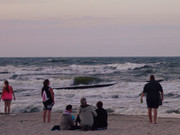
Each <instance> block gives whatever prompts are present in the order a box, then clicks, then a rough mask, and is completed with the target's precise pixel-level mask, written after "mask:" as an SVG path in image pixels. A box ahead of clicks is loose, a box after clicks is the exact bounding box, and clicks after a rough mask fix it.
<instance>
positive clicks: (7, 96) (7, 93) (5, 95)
mask: <svg viewBox="0 0 180 135" xmlns="http://www.w3.org/2000/svg"><path fill="white" fill-rule="evenodd" d="M12 96H13V97H14V100H15V99H16V98H15V95H14V92H13V88H12V87H11V86H10V85H9V82H8V81H7V80H6V81H4V87H3V90H2V94H1V98H2V100H3V101H4V105H5V106H4V113H8V114H9V113H10V105H11V100H12Z"/></svg>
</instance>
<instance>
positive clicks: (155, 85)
mask: <svg viewBox="0 0 180 135" xmlns="http://www.w3.org/2000/svg"><path fill="white" fill-rule="evenodd" d="M145 93H146V102H147V107H148V117H149V122H150V123H154V124H157V121H156V119H157V109H158V107H159V101H160V98H161V100H163V99H164V94H163V89H162V86H161V84H160V83H159V82H157V81H155V77H154V75H151V76H150V81H149V82H148V83H147V84H146V85H145V86H144V90H143V92H142V95H141V102H142V101H143V100H142V98H143V97H144V94H145ZM160 93H161V97H160ZM152 110H153V112H154V117H153V120H154V121H153V122H152Z"/></svg>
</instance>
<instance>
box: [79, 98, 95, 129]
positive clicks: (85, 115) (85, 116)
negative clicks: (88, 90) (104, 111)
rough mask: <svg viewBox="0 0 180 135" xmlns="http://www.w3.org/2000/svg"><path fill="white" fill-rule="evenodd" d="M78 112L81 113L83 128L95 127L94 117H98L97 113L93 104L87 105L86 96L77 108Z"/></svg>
mask: <svg viewBox="0 0 180 135" xmlns="http://www.w3.org/2000/svg"><path fill="white" fill-rule="evenodd" d="M77 114H78V115H79V118H80V126H81V128H82V129H83V130H88V129H91V128H92V127H93V124H94V117H96V116H97V114H96V112H95V110H94V109H93V108H92V106H90V105H87V103H86V99H85V98H82V99H81V106H80V107H79V109H78V110H77Z"/></svg>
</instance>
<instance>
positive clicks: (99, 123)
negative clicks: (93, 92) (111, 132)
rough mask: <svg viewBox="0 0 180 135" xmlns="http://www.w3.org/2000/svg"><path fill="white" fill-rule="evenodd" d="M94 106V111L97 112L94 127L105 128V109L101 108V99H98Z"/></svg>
mask: <svg viewBox="0 0 180 135" xmlns="http://www.w3.org/2000/svg"><path fill="white" fill-rule="evenodd" d="M96 106H97V109H96V110H95V111H96V113H97V117H96V120H95V127H96V129H107V126H108V123H107V118H108V114H107V111H106V110H105V109H104V108H103V103H102V102H101V101H98V102H97V104H96Z"/></svg>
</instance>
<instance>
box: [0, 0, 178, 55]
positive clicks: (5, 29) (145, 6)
mask: <svg viewBox="0 0 180 135" xmlns="http://www.w3.org/2000/svg"><path fill="white" fill-rule="evenodd" d="M37 56H38V57H49V56H52V57H66V56H68V57H71V56H75V57H78V56H84V57H86V56H93V57H95V56H180V0H0V57H37Z"/></svg>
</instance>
